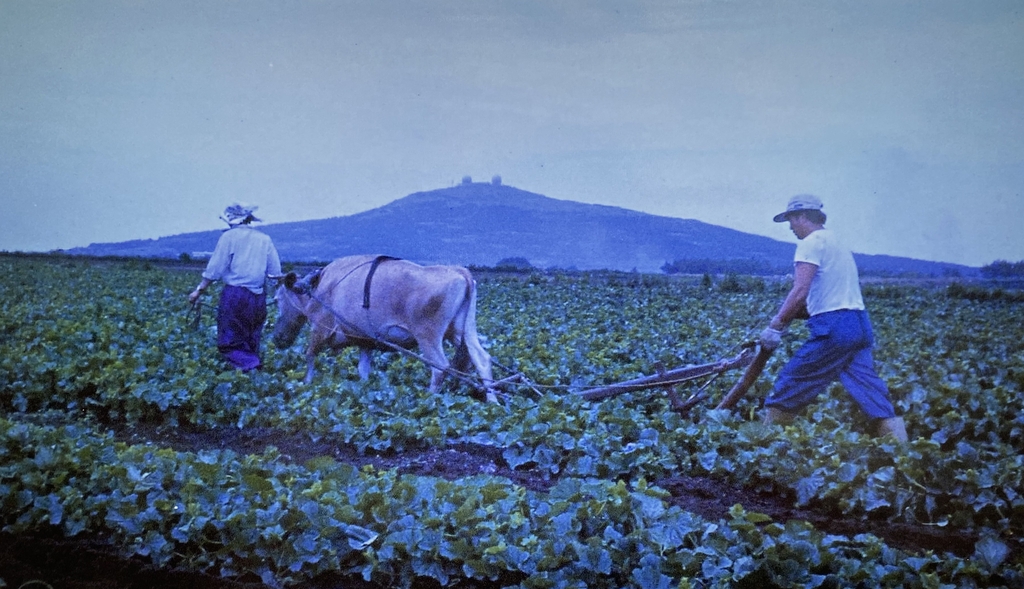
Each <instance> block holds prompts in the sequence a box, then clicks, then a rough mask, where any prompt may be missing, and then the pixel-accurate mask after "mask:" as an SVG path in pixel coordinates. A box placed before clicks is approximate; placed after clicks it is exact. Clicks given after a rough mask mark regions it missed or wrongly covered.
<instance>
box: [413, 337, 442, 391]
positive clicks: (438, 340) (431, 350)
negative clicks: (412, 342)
mask: <svg viewBox="0 0 1024 589" xmlns="http://www.w3.org/2000/svg"><path fill="white" fill-rule="evenodd" d="M443 337H444V334H443V333H441V334H437V333H431V334H425V336H424V337H418V338H416V342H417V344H418V345H419V348H420V353H421V354H422V355H423V357H424V358H425V359H426V360H427V362H429V363H430V392H431V393H436V392H438V391H440V390H441V385H442V384H444V377H445V376H447V372H446V370H448V366H449V363H448V358H447V356H445V355H444V346H443V344H442V342H443Z"/></svg>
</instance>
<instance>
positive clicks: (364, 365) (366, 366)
mask: <svg viewBox="0 0 1024 589" xmlns="http://www.w3.org/2000/svg"><path fill="white" fill-rule="evenodd" d="M371 370H373V357H372V356H371V355H370V348H362V347H361V348H359V380H366V379H368V378H370V371H371Z"/></svg>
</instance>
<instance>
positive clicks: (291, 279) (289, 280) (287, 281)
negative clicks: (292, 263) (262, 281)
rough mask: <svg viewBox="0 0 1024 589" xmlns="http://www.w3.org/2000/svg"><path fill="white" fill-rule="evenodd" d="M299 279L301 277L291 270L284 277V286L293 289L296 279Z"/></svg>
mask: <svg viewBox="0 0 1024 589" xmlns="http://www.w3.org/2000/svg"><path fill="white" fill-rule="evenodd" d="M298 279H299V277H298V276H296V275H295V273H294V272H289V273H288V274H287V275H285V277H284V287H285V288H287V289H288V290H291V289H292V287H293V286H295V281H296V280H298Z"/></svg>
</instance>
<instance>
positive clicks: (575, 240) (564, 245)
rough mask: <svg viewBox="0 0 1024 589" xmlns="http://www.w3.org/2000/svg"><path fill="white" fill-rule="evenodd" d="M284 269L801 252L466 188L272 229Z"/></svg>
mask: <svg viewBox="0 0 1024 589" xmlns="http://www.w3.org/2000/svg"><path fill="white" fill-rule="evenodd" d="M260 229H261V230H262V231H264V232H266V233H267V234H268V235H270V237H271V238H273V240H274V243H275V244H276V245H277V248H278V251H279V252H280V253H281V257H282V259H283V260H284V261H291V262H313V261H329V260H332V259H334V258H337V257H341V256H345V255H350V254H363V253H382V254H388V255H392V256H397V257H401V258H406V259H409V260H413V261H416V262H419V263H422V264H460V265H467V266H468V265H474V266H495V265H496V264H497V263H498V262H500V261H502V260H505V259H509V258H525V259H526V260H528V261H529V262H530V263H531V264H532V265H533V266H535V267H538V268H552V267H557V268H563V269H578V270H598V269H607V270H621V271H632V270H636V271H639V272H648V273H655V272H660V271H661V269H662V267H663V266H665V264H666V263H671V262H675V261H677V260H749V261H755V262H756V263H758V264H759V265H762V266H765V267H770V268H777V269H778V270H779V271H780V272H785V271H787V270H788V269H789V268H790V267H791V265H792V258H793V244H791V243H786V242H782V241H778V240H774V239H771V238H768V237H763V236H759V235H753V234H750V233H743V232H740V231H736V230H733V229H727V228H725V227H720V226H717V225H711V224H708V223H703V222H701V221H696V220H693V219H679V218H675V217H663V216H658V215H651V214H647V213H641V212H637V211H633V210H629V209H624V208H620V207H612V206H605V205H592V204H583V203H578V202H573V201H567V200H558V199H554V198H550V197H547V196H543V195H540V194H535V193H532V192H527V191H525V190H520V189H518V188H514V187H511V186H504V185H501V184H497V183H479V182H464V183H463V184H460V185H457V186H453V187H450V188H442V189H438V190H431V191H427V192H417V193H414V194H410V195H408V196H406V197H404V198H401V199H398V200H396V201H394V202H391V203H389V204H387V205H384V206H382V207H379V208H376V209H372V210H369V211H365V212H362V213H357V214H355V215H349V216H345V217H331V218H327V219H318V220H311V221H296V222H289V223H271V224H266V225H261V226H260ZM220 234H221V231H203V232H196V233H183V234H179V235H172V236H168V237H161V238H158V239H146V240H134V241H125V242H119V243H99V244H90V245H89V246H87V247H82V248H73V249H69V250H67V251H66V253H68V254H72V255H89V256H129V257H144V258H177V257H180V256H181V255H182V254H188V255H189V256H192V257H196V256H200V255H202V254H203V253H208V252H211V251H212V250H213V248H214V246H215V245H216V243H217V239H218V237H219V236H220ZM857 259H858V264H859V265H860V267H861V270H862V271H864V272H875V273H878V272H882V273H892V274H904V273H915V274H923V275H941V274H948V273H963V274H970V273H973V272H975V271H976V270H975V269H973V268H970V267H967V266H960V265H957V264H948V263H942V262H929V261H923V260H914V259H911V258H900V257H895V256H866V255H860V254H858V255H857Z"/></svg>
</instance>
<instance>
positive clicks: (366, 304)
mask: <svg viewBox="0 0 1024 589" xmlns="http://www.w3.org/2000/svg"><path fill="white" fill-rule="evenodd" d="M401 259H402V258H395V257H393V256H377V257H376V258H374V259H373V262H371V263H370V271H369V272H367V273H366V282H365V283H364V284H363V308H364V309H369V308H370V283H371V282H372V281H373V275H374V273H376V272H377V267H378V266H380V265H381V263H382V262H387V261H389V260H401Z"/></svg>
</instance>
